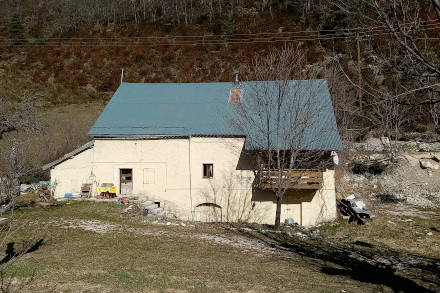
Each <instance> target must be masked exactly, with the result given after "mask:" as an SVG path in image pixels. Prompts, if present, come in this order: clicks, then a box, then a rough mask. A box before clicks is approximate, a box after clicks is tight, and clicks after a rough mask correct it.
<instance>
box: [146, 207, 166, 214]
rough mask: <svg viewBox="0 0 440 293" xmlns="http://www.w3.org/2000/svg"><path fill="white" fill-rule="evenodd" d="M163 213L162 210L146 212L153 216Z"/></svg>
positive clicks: (156, 209)
mask: <svg viewBox="0 0 440 293" xmlns="http://www.w3.org/2000/svg"><path fill="white" fill-rule="evenodd" d="M163 212H164V210H163V208H155V209H151V210H148V213H149V214H153V215H158V214H160V213H163Z"/></svg>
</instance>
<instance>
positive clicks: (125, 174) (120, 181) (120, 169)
mask: <svg viewBox="0 0 440 293" xmlns="http://www.w3.org/2000/svg"><path fill="white" fill-rule="evenodd" d="M123 170H131V173H124V174H123V173H122V171H123ZM123 175H124V176H127V175H130V176H131V180H125V179H122V176H123ZM122 183H131V189H132V190H131V192H132V193H133V168H119V194H123V193H122Z"/></svg>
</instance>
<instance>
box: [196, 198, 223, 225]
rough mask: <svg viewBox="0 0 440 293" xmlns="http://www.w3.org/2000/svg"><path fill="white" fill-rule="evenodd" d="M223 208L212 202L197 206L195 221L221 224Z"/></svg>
mask: <svg viewBox="0 0 440 293" xmlns="http://www.w3.org/2000/svg"><path fill="white" fill-rule="evenodd" d="M222 218H223V214H222V207H221V206H219V205H218V204H215V203H212V202H205V203H201V204H199V205H197V206H196V207H195V209H194V220H195V221H199V222H221V221H222Z"/></svg>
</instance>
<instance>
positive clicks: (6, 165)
mask: <svg viewBox="0 0 440 293" xmlns="http://www.w3.org/2000/svg"><path fill="white" fill-rule="evenodd" d="M31 101H32V99H31V98H25V99H23V101H22V102H12V101H10V100H6V99H0V138H1V135H2V134H3V133H5V132H8V131H13V130H21V131H25V132H33V131H36V130H38V129H39V128H38V123H37V118H36V113H35V110H34V107H33V106H32V102H31ZM1 143H2V146H1V148H0V204H1V207H0V215H2V214H3V213H5V212H7V211H9V210H10V209H12V208H13V207H14V205H15V202H16V199H17V197H18V196H19V195H20V178H22V177H23V176H25V175H27V174H29V173H30V172H32V171H33V168H32V167H31V166H32V164H29V159H30V157H29V152H28V144H26V142H25V141H23V140H19V139H16V138H12V139H10V140H8V141H7V142H5V141H1Z"/></svg>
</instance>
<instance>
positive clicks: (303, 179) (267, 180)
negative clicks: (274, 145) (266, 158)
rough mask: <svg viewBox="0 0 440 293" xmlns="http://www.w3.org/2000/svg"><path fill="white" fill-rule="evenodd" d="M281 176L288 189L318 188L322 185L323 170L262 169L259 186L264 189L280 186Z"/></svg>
mask: <svg viewBox="0 0 440 293" xmlns="http://www.w3.org/2000/svg"><path fill="white" fill-rule="evenodd" d="M279 176H282V177H281V179H282V180H281V182H282V185H283V186H284V187H285V188H287V189H291V190H292V189H309V190H317V189H320V188H321V186H322V181H323V176H322V172H320V171H315V170H294V171H292V172H290V176H289V174H288V172H287V171H284V172H281V174H280V172H279V171H277V170H270V171H268V170H262V171H260V174H259V187H260V188H261V189H263V190H267V189H274V188H277V187H278V178H279Z"/></svg>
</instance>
